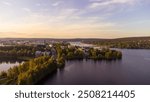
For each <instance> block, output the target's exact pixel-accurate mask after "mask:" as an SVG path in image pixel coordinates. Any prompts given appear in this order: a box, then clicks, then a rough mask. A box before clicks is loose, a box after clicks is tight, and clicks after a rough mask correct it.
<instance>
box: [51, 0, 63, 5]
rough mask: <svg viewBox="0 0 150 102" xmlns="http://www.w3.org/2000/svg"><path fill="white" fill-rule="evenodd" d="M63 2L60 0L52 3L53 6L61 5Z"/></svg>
mask: <svg viewBox="0 0 150 102" xmlns="http://www.w3.org/2000/svg"><path fill="white" fill-rule="evenodd" d="M61 3H62V1H58V2H55V3H53V4H52V6H59V5H60V4H61Z"/></svg>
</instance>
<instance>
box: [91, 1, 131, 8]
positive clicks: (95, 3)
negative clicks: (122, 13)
mask: <svg viewBox="0 0 150 102" xmlns="http://www.w3.org/2000/svg"><path fill="white" fill-rule="evenodd" d="M90 2H92V3H91V4H90V6H89V7H90V8H97V7H102V6H108V5H113V4H133V2H134V0H106V1H103V0H90Z"/></svg>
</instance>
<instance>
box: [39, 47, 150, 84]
mask: <svg viewBox="0 0 150 102" xmlns="http://www.w3.org/2000/svg"><path fill="white" fill-rule="evenodd" d="M121 51H122V53H123V58H122V60H117V61H93V60H87V61H86V60H83V61H68V62H66V66H65V68H64V69H63V70H58V71H57V72H56V73H54V74H53V75H49V76H48V77H47V79H46V80H45V81H43V83H42V84H45V85H139V84H140V85H146V84H148V85H150V50H129V49H124V50H121Z"/></svg>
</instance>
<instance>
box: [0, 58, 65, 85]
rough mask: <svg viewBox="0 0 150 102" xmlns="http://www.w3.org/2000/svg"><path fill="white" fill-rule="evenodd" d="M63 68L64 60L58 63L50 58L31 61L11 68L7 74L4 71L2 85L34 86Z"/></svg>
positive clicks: (0, 75)
mask: <svg viewBox="0 0 150 102" xmlns="http://www.w3.org/2000/svg"><path fill="white" fill-rule="evenodd" d="M63 66H64V61H63V59H59V61H58V63H57V61H56V59H55V58H53V57H49V56H42V57H39V58H35V59H31V60H30V61H27V62H24V63H23V64H21V65H19V66H15V67H13V68H10V69H9V70H8V71H7V72H5V71H2V72H1V74H0V84H5V85H6V84H11V85H13V84H14V85H33V84H36V83H38V82H39V81H41V80H42V79H43V78H45V77H46V76H47V75H50V74H51V73H52V72H54V71H56V70H57V68H61V67H63Z"/></svg>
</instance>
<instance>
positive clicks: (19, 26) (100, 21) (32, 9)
mask: <svg viewBox="0 0 150 102" xmlns="http://www.w3.org/2000/svg"><path fill="white" fill-rule="evenodd" d="M149 10H150V1H149V0H1V1H0V38H122V37H138V36H150V29H149V27H150V11H149Z"/></svg>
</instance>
